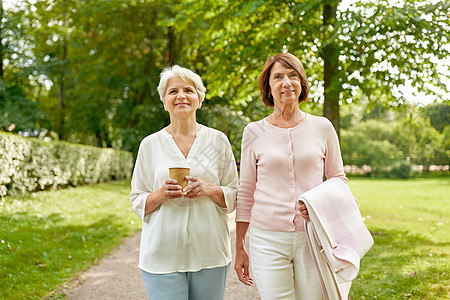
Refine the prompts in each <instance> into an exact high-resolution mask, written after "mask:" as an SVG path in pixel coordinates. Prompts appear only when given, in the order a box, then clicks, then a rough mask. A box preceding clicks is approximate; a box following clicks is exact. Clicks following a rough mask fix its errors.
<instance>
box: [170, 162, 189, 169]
mask: <svg viewBox="0 0 450 300" xmlns="http://www.w3.org/2000/svg"><path fill="white" fill-rule="evenodd" d="M171 168H180V169H191V167H190V166H189V164H188V163H184V162H170V163H169V169H171Z"/></svg>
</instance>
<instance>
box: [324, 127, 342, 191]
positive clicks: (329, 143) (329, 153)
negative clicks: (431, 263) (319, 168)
mask: <svg viewBox="0 0 450 300" xmlns="http://www.w3.org/2000/svg"><path fill="white" fill-rule="evenodd" d="M325 120H326V123H325V132H326V153H325V162H324V164H325V176H326V177H327V179H330V178H339V179H341V180H343V181H344V182H347V181H348V179H347V177H346V176H345V173H344V164H343V162H342V155H341V150H340V147H339V139H338V136H337V133H336V130H335V129H334V127H333V124H331V122H330V121H329V120H328V119H325Z"/></svg>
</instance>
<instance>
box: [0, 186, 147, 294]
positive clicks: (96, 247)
mask: <svg viewBox="0 0 450 300" xmlns="http://www.w3.org/2000/svg"><path fill="white" fill-rule="evenodd" d="M129 192H130V184H129V181H125V182H112V183H103V184H97V185H92V186H84V187H79V188H68V189H64V190H59V191H45V192H39V193H34V194H31V195H24V196H20V197H14V198H6V199H5V200H4V201H2V200H1V199H0V299H42V298H43V297H45V296H46V295H48V294H49V293H51V292H52V291H54V290H56V289H58V288H59V287H61V286H62V285H63V284H64V283H65V282H67V281H68V280H70V279H71V278H72V277H74V276H76V275H77V274H79V272H80V271H82V270H84V269H86V268H87V267H89V266H90V265H92V264H93V263H95V261H96V260H98V259H99V258H101V257H102V256H103V255H104V254H105V253H107V252H109V251H110V250H111V249H112V248H113V247H114V246H116V245H117V244H119V243H120V242H121V241H122V240H123V239H124V238H125V237H126V236H129V235H131V234H132V233H133V232H136V231H137V230H138V229H139V228H140V224H141V223H140V220H139V219H138V218H137V216H135V215H134V213H133V212H132V210H131V204H130V200H129V197H128V194H129Z"/></svg>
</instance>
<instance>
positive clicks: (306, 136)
mask: <svg viewBox="0 0 450 300" xmlns="http://www.w3.org/2000/svg"><path fill="white" fill-rule="evenodd" d="M324 171H325V175H326V177H327V178H333V177H337V178H340V179H342V180H344V181H347V178H346V177H345V173H344V167H343V164H342V158H341V152H340V149H339V141H338V137H337V134H336V131H335V130H334V127H333V125H332V124H331V122H330V121H328V119H326V118H324V117H317V116H313V115H310V114H307V116H306V118H305V120H303V122H302V123H300V124H299V125H297V126H296V127H293V128H279V127H275V126H273V125H271V124H270V123H269V122H267V120H266V119H263V120H260V121H258V122H253V123H250V124H249V125H247V127H246V128H245V130H244V136H243V138H242V149H241V172H240V187H239V190H238V196H237V206H236V222H250V225H251V226H253V227H256V228H259V229H263V230H273V231H297V230H304V222H303V218H302V217H301V216H300V212H299V210H298V204H297V197H298V196H299V195H300V194H303V193H304V192H306V191H308V190H310V189H312V188H313V187H315V186H317V185H319V184H321V183H322V182H323V177H324Z"/></svg>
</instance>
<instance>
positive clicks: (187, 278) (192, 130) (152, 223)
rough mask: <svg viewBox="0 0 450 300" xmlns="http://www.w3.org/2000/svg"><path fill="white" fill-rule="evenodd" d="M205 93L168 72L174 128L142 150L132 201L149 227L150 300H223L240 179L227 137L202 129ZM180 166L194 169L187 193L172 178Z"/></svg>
mask: <svg viewBox="0 0 450 300" xmlns="http://www.w3.org/2000/svg"><path fill="white" fill-rule="evenodd" d="M205 90H206V89H205V87H204V86H203V82H202V80H201V78H200V76H198V75H197V74H195V73H194V72H192V71H191V70H188V69H185V68H181V67H180V66H177V65H175V66H172V67H168V68H166V69H164V70H163V72H162V73H161V80H160V83H159V86H158V92H159V94H160V98H161V100H162V102H163V105H164V109H165V110H166V111H167V112H168V113H169V115H170V124H169V125H168V126H167V127H165V128H163V129H161V130H160V131H158V132H156V133H153V134H151V135H149V136H147V137H146V138H144V139H143V140H142V142H141V144H140V147H139V152H138V155H137V159H136V165H135V168H134V172H133V178H132V181H131V187H132V191H131V194H130V199H131V203H132V207H133V210H134V212H135V213H136V214H137V215H138V217H139V218H141V219H142V221H143V223H142V234H141V244H140V251H139V268H140V269H141V271H142V277H143V279H144V283H145V289H146V291H147V295H148V298H149V299H156V300H161V299H164V300H180V299H181V300H183V299H184V300H188V299H190V300H196V299H197V300H203V299H223V297H224V290H225V281H226V276H227V272H228V269H229V265H230V262H231V249H230V247H231V246H230V234H229V229H228V224H227V220H228V216H227V214H228V213H230V212H232V211H233V210H234V209H235V201H236V192H237V183H238V179H237V171H236V163H235V160H234V156H233V152H232V150H231V145H230V143H229V141H228V139H227V137H226V136H225V134H223V133H222V132H220V131H217V130H215V129H212V128H208V127H206V126H204V125H200V124H198V123H197V122H196V111H197V109H198V108H200V106H201V103H202V101H203V99H204V98H205ZM173 163H176V164H179V165H180V164H182V165H185V166H186V165H187V167H188V168H190V174H189V176H185V178H181V179H179V180H180V181H181V180H183V179H186V180H189V182H190V183H189V185H187V186H186V187H184V188H182V187H181V182H177V180H175V179H174V178H169V165H170V164H173Z"/></svg>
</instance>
